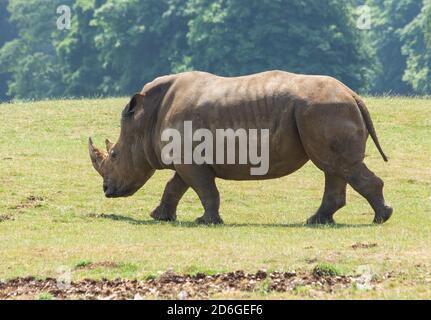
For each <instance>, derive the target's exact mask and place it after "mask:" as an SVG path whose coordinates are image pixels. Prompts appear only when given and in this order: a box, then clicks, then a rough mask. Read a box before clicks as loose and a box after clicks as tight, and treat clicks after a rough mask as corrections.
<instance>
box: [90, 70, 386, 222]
mask: <svg viewBox="0 0 431 320" xmlns="http://www.w3.org/2000/svg"><path fill="white" fill-rule="evenodd" d="M184 121H193V128H194V129H198V128H207V129H209V130H210V131H211V132H213V134H214V136H215V130H216V129H227V128H233V129H235V130H236V129H239V128H244V129H246V130H248V129H269V130H270V146H269V171H268V173H267V175H264V176H251V175H250V167H251V165H250V164H247V165H244V164H243V165H239V164H237V165H220V164H213V165H207V164H204V165H196V164H191V165H184V164H181V165H165V164H163V162H162V160H161V150H162V148H163V146H164V145H165V144H166V143H167V142H162V141H161V133H162V132H163V130H164V129H167V128H177V129H178V130H179V131H180V132H182V131H183V130H182V128H183V123H184ZM368 134H370V136H371V137H372V139H373V141H374V143H375V144H376V146H377V148H378V150H379V151H380V153H381V155H382V157H383V158H384V159H385V161H387V158H386V156H385V155H384V153H383V151H382V149H381V147H380V145H379V142H378V139H377V135H376V132H375V130H374V126H373V123H372V120H371V118H370V115H369V113H368V111H367V108H366V106H365V104H364V102H363V101H362V99H361V98H360V97H359V96H358V95H357V94H356V93H354V92H353V91H352V90H350V89H349V88H347V87H346V86H345V85H343V84H342V83H341V82H339V81H337V80H336V79H333V78H330V77H326V76H307V75H297V74H292V73H287V72H282V71H270V72H264V73H259V74H255V75H250V76H245V77H237V78H224V77H218V76H215V75H212V74H209V73H204V72H187V73H181V74H177V75H170V76H164V77H160V78H157V79H156V80H154V81H153V82H151V83H148V84H146V85H145V86H144V88H143V90H142V91H141V92H140V93H138V94H136V95H135V96H133V97H132V99H131V100H130V102H129V103H128V104H127V106H126V107H125V109H124V111H123V113H122V120H121V134H120V138H119V140H118V142H117V143H116V144H112V143H111V142H109V140H107V141H106V144H107V146H106V147H107V152H105V151H101V150H99V149H97V148H96V147H95V146H94V144H93V142H92V141H91V139H90V140H89V151H90V157H91V160H92V162H93V166H94V168H95V169H96V170H97V171H98V172H99V173H100V175H101V176H102V177H103V189H104V192H105V195H106V196H107V197H125V196H131V195H133V194H134V193H135V192H136V191H138V190H139V189H140V188H141V187H142V186H143V185H144V184H145V183H146V182H147V180H148V179H149V178H150V177H151V176H152V175H153V173H154V172H155V170H161V169H171V170H174V171H175V174H174V175H173V177H172V179H171V180H170V181H169V182H168V183H167V185H166V188H165V191H164V194H163V197H162V200H161V203H160V205H159V206H158V207H157V208H156V209H155V210H154V211H153V212H152V213H151V216H152V217H153V218H154V219H156V220H163V221H174V220H175V219H176V208H177V205H178V202H179V201H180V199H181V197H182V196H183V195H184V193H185V192H186V191H187V189H188V188H189V187H191V188H192V189H193V190H194V191H195V192H196V193H197V194H198V196H199V198H200V200H201V202H202V205H203V207H204V215H203V216H202V217H200V218H198V219H197V223H204V224H218V223H222V219H221V218H220V215H219V205H220V197H219V192H218V190H217V186H216V183H215V178H221V179H226V180H256V179H273V178H279V177H283V176H286V175H289V174H291V173H292V172H295V171H296V170H298V169H299V168H301V167H302V166H303V165H304V164H305V163H306V162H307V161H309V160H311V161H312V162H313V163H314V164H315V165H316V166H317V167H318V168H319V169H321V170H322V171H323V172H324V174H325V191H324V195H323V200H322V204H321V206H320V208H319V209H318V210H317V212H316V213H315V214H314V215H313V216H312V217H310V218H309V219H308V221H307V222H308V223H309V224H324V223H333V222H334V220H333V215H334V213H335V212H336V211H337V210H338V209H340V208H341V207H343V206H344V205H345V204H346V185H347V183H348V184H350V185H351V186H352V187H353V188H354V189H355V190H356V191H357V192H358V193H360V194H361V195H362V196H363V197H364V198H365V199H367V200H368V202H369V204H370V205H371V207H372V208H373V209H374V211H375V218H374V222H375V223H384V222H385V221H387V220H388V219H389V218H390V216H391V214H392V208H390V207H388V206H386V204H385V201H384V198H383V181H382V180H381V179H380V178H378V177H377V176H376V175H374V173H373V172H371V171H370V170H369V169H368V168H367V167H366V165H365V164H364V163H363V160H364V156H365V146H366V141H367V138H368ZM290 187H295V186H290Z"/></svg>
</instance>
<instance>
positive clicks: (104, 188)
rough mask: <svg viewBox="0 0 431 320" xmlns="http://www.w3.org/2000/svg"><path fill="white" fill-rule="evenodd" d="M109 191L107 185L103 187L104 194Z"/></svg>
mask: <svg viewBox="0 0 431 320" xmlns="http://www.w3.org/2000/svg"><path fill="white" fill-rule="evenodd" d="M106 190H108V186H107V185H106V184H104V185H103V192H106Z"/></svg>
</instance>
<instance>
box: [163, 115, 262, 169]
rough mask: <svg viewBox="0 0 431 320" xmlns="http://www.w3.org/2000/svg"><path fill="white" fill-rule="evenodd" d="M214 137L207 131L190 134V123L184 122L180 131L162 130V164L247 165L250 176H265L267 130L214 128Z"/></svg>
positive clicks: (201, 130)
mask: <svg viewBox="0 0 431 320" xmlns="http://www.w3.org/2000/svg"><path fill="white" fill-rule="evenodd" d="M181 131H182V133H181ZM215 135H216V136H215V138H214V135H213V132H212V131H210V130H209V129H203V128H200V129H197V130H195V131H193V124H192V121H184V126H183V130H178V129H174V128H169V129H165V130H164V131H163V132H162V136H161V140H162V141H163V142H168V143H167V144H166V145H165V146H164V147H163V148H162V154H161V157H162V161H163V163H164V164H166V165H171V164H198V165H201V164H244V165H246V164H250V165H251V166H252V167H251V168H250V174H251V175H254V176H259V175H265V174H267V173H268V169H269V130H268V129H259V130H258V129H249V130H246V129H236V130H234V129H216V132H215ZM237 142H238V145H237ZM237 150H238V152H237ZM237 153H238V154H237ZM258 153H260V154H258ZM237 158H238V162H236V160H237Z"/></svg>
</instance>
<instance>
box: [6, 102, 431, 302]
mask: <svg viewBox="0 0 431 320" xmlns="http://www.w3.org/2000/svg"><path fill="white" fill-rule="evenodd" d="M126 101H127V99H118V98H117V99H106V100H60V101H41V102H16V103H14V104H2V105H0V118H1V119H2V124H1V126H0V199H1V200H0V279H10V278H14V277H18V276H29V275H32V276H36V277H58V276H59V271H58V270H64V269H66V270H71V273H72V277H73V279H74V280H79V279H82V278H87V277H91V278H103V277H106V278H115V277H126V278H138V279H147V278H148V277H150V278H153V277H157V275H159V274H160V272H163V271H166V270H169V269H172V270H174V271H176V272H185V273H197V272H206V273H214V272H220V271H233V270H245V271H248V272H255V271H257V270H258V269H266V270H279V271H292V270H296V271H300V270H306V271H310V272H312V270H313V269H314V268H315V267H316V266H317V265H319V266H320V265H329V266H336V268H337V270H338V269H339V270H342V272H343V273H344V274H357V272H358V270H360V269H361V268H364V267H363V266H366V268H368V269H370V270H371V271H372V273H373V274H375V277H377V278H378V277H383V276H384V275H385V274H388V273H391V274H392V278H390V279H389V280H385V281H383V282H382V283H381V284H379V285H378V286H376V287H375V288H374V289H373V290H358V289H356V288H355V287H354V286H352V288H349V289H343V290H337V291H335V292H333V293H324V292H323V293H320V295H318V296H316V295H315V293H313V290H308V289H303V288H298V289H297V290H294V291H293V292H290V293H268V294H265V296H262V294H261V292H255V293H238V294H237V295H234V294H232V295H231V296H229V297H240V298H253V297H254V298H298V299H299V298H316V297H317V298H384V299H397V298H428V299H429V298H431V249H430V244H431V164H430V160H431V100H425V99H407V98H396V99H390V98H368V99H367V103H368V106H369V109H370V112H371V114H372V117H373V119H374V122H375V126H376V128H377V132H378V134H379V137H380V140H381V143H382V145H383V148H384V150H385V151H386V153H387V154H388V155H389V156H390V158H391V159H390V162H389V163H384V162H383V161H382V160H381V158H380V156H379V154H378V152H377V151H376V149H375V147H374V145H373V144H372V143H371V142H369V143H368V151H367V152H368V157H367V158H366V162H367V164H368V165H369V167H370V168H371V169H372V170H373V171H374V172H375V173H376V174H378V175H379V176H380V177H381V178H382V179H383V180H384V181H385V195H386V198H387V201H388V202H389V203H391V205H392V206H393V207H394V210H395V211H394V215H393V217H392V219H391V220H390V221H389V222H388V223H387V224H385V225H383V226H374V225H372V224H371V221H372V219H373V214H372V210H371V208H370V207H369V205H368V204H367V202H366V201H365V200H364V199H363V198H362V197H360V196H359V195H358V194H357V193H355V192H353V191H352V190H351V188H349V190H348V205H347V206H346V207H345V208H343V209H342V210H340V211H339V212H338V213H337V214H336V216H335V219H336V221H337V225H335V226H328V227H308V226H306V225H304V224H303V223H304V222H305V220H306V218H307V217H308V216H310V215H311V214H313V213H314V211H315V210H316V209H317V207H318V206H319V204H320V200H321V197H322V192H323V185H324V180H323V174H322V172H320V171H319V170H318V169H317V168H316V167H315V166H314V165H312V164H311V163H308V164H307V165H306V166H305V167H304V168H302V169H301V170H300V171H298V172H296V173H294V174H293V175H291V176H288V177H285V178H282V179H278V180H273V181H252V182H234V181H218V186H219V189H220V194H221V214H222V217H223V219H224V221H225V225H223V226H217V227H205V226H197V225H195V224H194V223H193V221H194V219H195V218H196V217H198V216H200V215H201V214H202V208H201V205H200V203H199V201H198V198H197V196H196V195H195V194H194V193H193V192H191V191H189V192H188V193H187V194H186V196H185V197H184V199H183V200H182V202H181V204H180V206H179V210H178V222H176V223H159V222H155V221H152V220H151V218H150V217H149V213H150V212H151V210H152V209H153V208H154V207H156V206H157V204H158V202H159V200H160V197H161V195H162V192H163V188H164V185H165V183H166V181H167V180H168V179H169V177H170V176H171V174H172V173H171V172H169V171H161V172H158V173H156V175H155V176H154V177H153V178H152V179H151V180H150V181H149V182H148V183H147V184H146V185H145V186H144V187H143V188H142V189H141V190H140V191H139V192H138V193H137V194H136V195H135V196H133V197H131V198H126V199H106V198H105V197H104V195H103V192H102V181H101V178H100V177H99V176H98V174H97V173H96V172H95V171H94V169H93V168H92V166H91V163H90V159H89V157H88V154H87V137H88V136H90V135H91V136H93V137H94V138H95V141H96V143H97V144H99V145H101V146H102V145H103V141H104V139H105V138H106V137H109V138H111V139H112V140H115V138H116V137H117V136H118V133H119V117H120V111H121V110H122V108H123V106H124V104H125V103H126ZM355 243H376V244H377V246H375V247H370V248H357V249H354V248H352V245H353V244H355ZM84 261H85V262H86V263H90V261H91V263H92V264H94V267H92V268H89V267H85V264H86V263H84V265H83V266H82V267H81V268H76V267H77V265H79V264H82V263H83V262H84ZM261 291H263V292H265V288H263V289H262V290H261Z"/></svg>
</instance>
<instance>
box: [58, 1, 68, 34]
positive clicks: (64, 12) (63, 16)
mask: <svg viewBox="0 0 431 320" xmlns="http://www.w3.org/2000/svg"><path fill="white" fill-rule="evenodd" d="M57 13H58V14H59V15H60V16H59V17H58V18H57V29H58V30H64V29H67V30H70V28H71V22H70V18H71V14H70V7H69V6H66V5H61V6H58V7H57Z"/></svg>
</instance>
